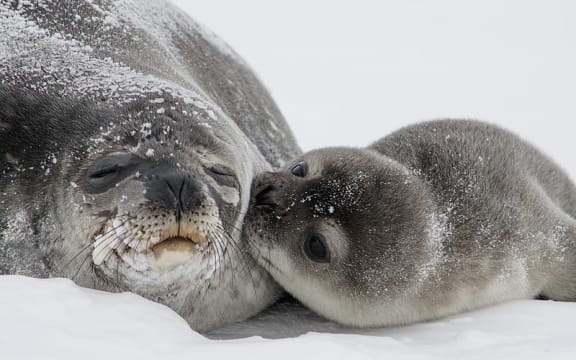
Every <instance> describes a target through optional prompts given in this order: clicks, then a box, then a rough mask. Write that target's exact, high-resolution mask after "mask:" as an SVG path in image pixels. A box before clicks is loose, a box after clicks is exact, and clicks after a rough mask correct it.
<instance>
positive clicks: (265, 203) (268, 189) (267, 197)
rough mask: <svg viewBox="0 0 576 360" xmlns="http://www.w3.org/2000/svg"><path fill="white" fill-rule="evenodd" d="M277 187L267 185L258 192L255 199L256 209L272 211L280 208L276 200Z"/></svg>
mask: <svg viewBox="0 0 576 360" xmlns="http://www.w3.org/2000/svg"><path fill="white" fill-rule="evenodd" d="M275 191H276V187H275V186H273V185H265V186H263V187H262V188H261V189H259V190H258V192H257V193H256V196H255V197H254V207H256V208H258V209H261V210H271V209H272V208H274V207H276V206H278V203H277V202H276V200H275V198H274V194H275Z"/></svg>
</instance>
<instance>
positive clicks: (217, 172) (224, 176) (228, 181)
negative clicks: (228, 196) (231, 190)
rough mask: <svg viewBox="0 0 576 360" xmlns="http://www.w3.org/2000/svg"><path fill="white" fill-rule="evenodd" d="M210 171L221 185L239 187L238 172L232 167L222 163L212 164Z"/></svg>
mask: <svg viewBox="0 0 576 360" xmlns="http://www.w3.org/2000/svg"><path fill="white" fill-rule="evenodd" d="M208 173H209V174H210V176H212V178H213V179H214V180H216V182H217V183H218V184H220V185H223V186H229V187H238V181H237V180H236V174H235V173H234V171H232V169H230V168H227V167H225V166H223V165H220V164H215V165H212V166H211V167H210V168H208Z"/></svg>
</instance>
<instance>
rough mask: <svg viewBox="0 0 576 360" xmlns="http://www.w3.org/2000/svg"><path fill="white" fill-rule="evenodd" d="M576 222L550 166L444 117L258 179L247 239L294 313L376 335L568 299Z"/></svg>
mask: <svg viewBox="0 0 576 360" xmlns="http://www.w3.org/2000/svg"><path fill="white" fill-rule="evenodd" d="M575 216H576V188H575V187H574V185H573V183H572V182H571V181H570V179H569V178H568V176H567V175H566V174H565V173H564V172H563V171H562V170H561V169H560V168H559V167H558V166H556V165H555V164H554V163H553V161H551V160H550V159H548V158H547V157H546V156H544V155H543V154H542V153H540V152H539V151H538V150H536V149H535V148H534V147H532V146H531V145H529V144H528V143H526V142H524V141H523V140H521V139H519V138H518V137H517V136H515V135H513V134H511V133H510V132H508V131H505V130H503V129H500V128H498V127H495V126H492V125H489V124H486V123H482V122H474V121H458V120H445V121H432V122H427V123H422V124H418V125H414V126H410V127H406V128H403V129H401V130H399V131H396V132H394V133H392V134H391V135H389V136H386V137H384V138H383V139H381V140H379V141H377V142H376V143H374V144H372V145H370V146H369V147H367V148H363V149H355V148H327V149H320V150H315V151H311V152H309V153H306V154H304V155H302V156H300V157H298V158H297V159H296V160H294V161H293V162H292V163H290V164H289V165H287V166H285V167H283V169H282V170H280V171H278V172H268V173H264V174H261V175H259V176H257V177H256V178H255V179H254V183H253V195H252V205H251V216H250V217H249V219H248V220H249V221H248V223H247V224H246V226H245V231H246V233H247V236H248V237H249V238H251V239H253V240H252V241H251V242H250V249H251V252H252V253H253V255H254V257H255V258H256V259H257V260H258V262H259V263H260V264H261V265H262V266H263V267H265V268H266V269H267V270H268V271H269V272H270V274H271V275H272V276H273V277H274V279H276V281H278V283H279V284H281V285H282V286H283V287H284V288H285V289H286V290H287V291H288V292H290V293H291V294H293V295H294V296H295V297H296V298H298V299H299V300H300V301H302V303H304V304H305V305H307V306H308V307H310V308H311V309H312V310H314V311H316V312H317V313H319V314H320V315H323V316H325V317H326V318H329V319H331V320H333V321H336V322H339V323H341V324H345V325H349V326H355V327H377V326H389V325H397V324H407V323H412V322H418V321H425V320H430V319H435V318H439V317H443V316H447V315H451V314H455V313H459V312H462V311H466V310H470V309H475V308H479V307H483V306H488V305H491V304H496V303H499V302H503V301H506V300H512V299H523V298H534V297H537V296H542V297H546V298H549V299H554V300H574V299H575V298H576V261H575V260H576V259H575V256H576V221H575Z"/></svg>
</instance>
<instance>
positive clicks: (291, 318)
mask: <svg viewBox="0 0 576 360" xmlns="http://www.w3.org/2000/svg"><path fill="white" fill-rule="evenodd" d="M0 293H1V294H2V297H1V298H0V319H1V325H0V349H2V351H1V354H2V359H11V360H18V359H62V360H65V359H74V360H77V359H78V358H82V359H83V360H88V359H103V358H112V359H120V358H133V359H139V360H145V359H159V358H162V359H192V358H202V357H209V358H210V359H211V360H217V359H230V358H238V356H240V358H248V357H249V358H250V359H251V360H253V359H267V360H269V359H270V358H273V359H274V360H279V359H290V360H293V359H294V358H310V357H311V356H317V355H320V354H321V355H322V357H324V358H328V359H351V358H353V359H375V358H393V359H508V360H509V359H523V360H525V359H538V360H540V359H542V358H547V359H573V358H574V354H576V343H575V342H574V340H573V337H574V336H573V331H572V328H573V325H572V324H574V323H576V304H574V303H561V302H553V301H536V300H534V301H516V302H512V303H507V304H503V305H500V306H495V307H492V308H489V309H483V310H480V311H475V312H470V313H466V314H462V315H459V316H454V317H451V318H448V319H443V320H439V321H435V322H429V323H425V324H417V325H412V326H406V327H396V328H388V329H370V330H353V329H346V328H342V327H339V326H338V325H335V324H333V323H330V322H328V321H326V320H323V319H320V318H318V317H317V316H315V315H313V314H311V313H310V312H309V311H307V310H306V309H303V308H301V307H298V306H296V305H286V304H284V305H279V306H277V307H276V308H273V309H271V310H269V311H267V312H266V313H264V314H262V315H260V316H258V317H256V318H255V319H251V320H249V321H247V322H244V323H240V324H236V325H233V326H230V327H228V328H225V329H221V330H219V331H218V332H214V333H212V334H210V338H207V337H204V336H202V335H200V334H197V333H195V332H194V331H192V330H191V329H190V328H189V327H188V325H187V324H186V322H185V321H184V320H183V319H181V318H180V317H179V316H178V315H177V314H176V313H174V312H173V311H172V310H170V309H168V308H167V307H165V306H163V305H159V304H156V303H153V302H151V301H148V300H146V299H143V298H141V297H139V296H137V295H134V294H130V293H121V294H111V293H106V292H101V291H96V290H91V289H84V288H81V287H78V286H76V285H75V284H74V283H73V282H72V281H70V280H66V279H32V278H27V277H22V276H0ZM225 338H227V339H231V340H223V339H225Z"/></svg>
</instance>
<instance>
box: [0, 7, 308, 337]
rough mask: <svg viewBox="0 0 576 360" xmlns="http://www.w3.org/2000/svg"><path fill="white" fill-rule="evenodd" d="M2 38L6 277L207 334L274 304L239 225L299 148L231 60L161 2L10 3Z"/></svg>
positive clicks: (1, 226) (0, 250) (2, 17)
mask: <svg viewBox="0 0 576 360" xmlns="http://www.w3.org/2000/svg"><path fill="white" fill-rule="evenodd" d="M0 32H1V33H2V36H0V274H22V275H29V276H36V277H48V276H51V277H56V276H59V277H67V278H71V279H73V280H75V281H76V282H77V283H78V284H80V285H83V286H87V287H92V288H96V289H102V290H108V291H127V290H129V291H133V292H135V293H138V294H140V295H143V296H145V297H147V298H149V299H152V300H154V301H158V302H160V303H163V304H166V305H168V306H169V307H171V308H172V309H174V310H175V311H177V312H178V313H179V314H180V315H182V316H183V317H184V318H185V319H186V320H187V321H188V322H189V323H190V325H191V327H192V328H194V329H195V330H198V331H208V330H211V329H214V328H216V327H219V326H222V325H225V324H228V323H231V322H235V321H239V320H242V319H245V318H247V317H249V316H251V315H253V314H255V313H257V312H259V311H260V310H261V309H263V308H265V307H266V306H267V305H268V304H270V303H271V302H272V301H273V300H274V299H275V298H276V297H277V295H278V293H279V292H280V288H279V287H278V285H277V284H276V283H275V282H274V281H273V280H272V279H271V277H270V276H269V275H268V274H267V273H266V272H265V271H263V270H262V269H261V268H260V267H259V266H257V264H256V263H255V262H254V260H252V258H251V257H250V256H249V254H248V253H247V250H246V245H245V241H244V240H243V239H241V227H242V224H243V220H244V216H245V214H246V210H247V207H248V203H249V191H250V185H251V181H252V178H253V176H254V175H255V174H256V173H258V172H262V171H266V170H270V169H272V168H273V167H276V166H279V165H280V164H282V163H283V162H284V161H285V160H286V159H289V158H291V157H293V156H295V155H296V154H297V153H298V152H299V149H298V146H297V144H296V142H295V140H294V138H293V136H292V134H291V132H290V130H289V128H288V126H287V124H286V123H285V121H284V119H283V117H282V115H281V114H280V112H279V111H278V109H277V107H276V105H275V104H274V102H273V101H272V99H271V98H270V96H269V94H268V93H267V91H266V90H265V88H264V87H263V86H262V84H261V83H260V81H259V80H258V79H257V78H256V76H255V75H254V74H253V73H252V71H251V70H250V68H249V67H248V66H247V65H246V64H245V63H244V62H243V61H242V59H240V58H239V57H238V56H237V55H236V54H235V53H234V51H233V50H231V49H230V48H229V47H228V46H227V45H225V44H224V43H222V42H221V41H220V40H219V39H218V38H216V37H215V36H214V35H212V34H211V33H209V32H208V31H206V30H205V29H203V28H202V27H200V26H198V25H197V24H196V23H194V22H193V21H192V20H191V19H189V18H188V17H187V16H186V15H185V14H183V13H181V12H180V11H179V10H178V9H177V8H175V7H174V6H172V5H170V4H169V3H165V2H164V1H138V2H133V1H129V0H118V1H110V0H103V1H88V0H86V1H84V0H71V1H50V0H36V1H8V2H6V1H3V2H1V3H0Z"/></svg>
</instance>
